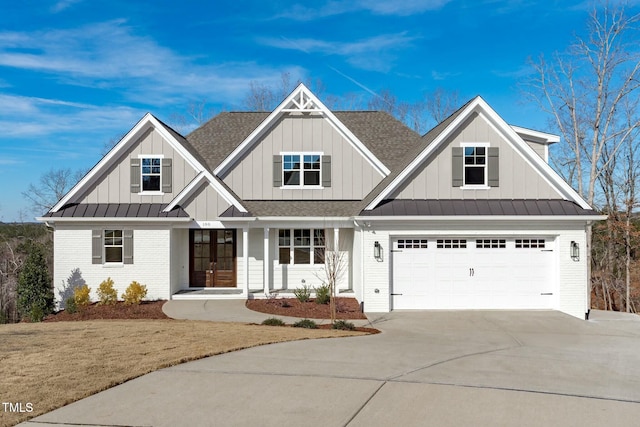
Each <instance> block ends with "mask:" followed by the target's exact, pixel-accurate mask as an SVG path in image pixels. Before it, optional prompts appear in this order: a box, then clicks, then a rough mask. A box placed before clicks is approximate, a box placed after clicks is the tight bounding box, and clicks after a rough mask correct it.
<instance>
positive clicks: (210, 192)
mask: <svg viewBox="0 0 640 427" xmlns="http://www.w3.org/2000/svg"><path fill="white" fill-rule="evenodd" d="M229 206H231V205H230V204H229V203H228V202H227V201H226V200H224V198H222V197H221V196H220V194H219V193H218V192H217V191H216V189H215V188H213V186H212V185H211V184H209V183H208V182H205V183H203V184H202V185H201V186H200V188H199V189H198V190H197V191H196V192H195V193H194V194H193V195H192V196H191V197H190V198H189V199H187V200H186V201H185V203H183V209H184V210H185V212H187V213H188V214H189V216H190V217H191V218H193V219H195V220H196V221H212V220H216V219H218V218H219V217H220V214H222V213H223V212H224V211H225V210H227V208H229Z"/></svg>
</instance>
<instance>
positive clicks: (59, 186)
mask: <svg viewBox="0 0 640 427" xmlns="http://www.w3.org/2000/svg"><path fill="white" fill-rule="evenodd" d="M83 175H84V172H83V171H82V170H77V171H72V170H71V169H70V168H65V169H53V168H52V169H50V170H49V171H48V172H45V173H44V174H42V175H41V176H40V180H39V181H38V183H37V184H33V183H32V184H29V187H28V188H27V191H24V192H22V195H23V197H25V198H26V199H27V200H29V202H30V203H31V209H32V211H33V212H34V213H36V214H44V213H45V212H47V211H48V210H50V209H51V208H52V207H53V206H54V205H55V204H56V203H57V202H58V200H60V199H61V198H62V197H63V196H64V195H65V194H66V193H67V192H68V191H69V190H70V189H71V187H73V186H74V185H75V184H76V183H77V182H78V181H79V180H80V179H81V178H82V176H83Z"/></svg>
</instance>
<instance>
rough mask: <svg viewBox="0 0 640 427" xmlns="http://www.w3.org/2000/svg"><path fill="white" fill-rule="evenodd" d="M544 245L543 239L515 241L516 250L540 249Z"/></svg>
mask: <svg viewBox="0 0 640 427" xmlns="http://www.w3.org/2000/svg"><path fill="white" fill-rule="evenodd" d="M544 245H545V241H544V239H516V249H536V248H541V249H542V248H544Z"/></svg>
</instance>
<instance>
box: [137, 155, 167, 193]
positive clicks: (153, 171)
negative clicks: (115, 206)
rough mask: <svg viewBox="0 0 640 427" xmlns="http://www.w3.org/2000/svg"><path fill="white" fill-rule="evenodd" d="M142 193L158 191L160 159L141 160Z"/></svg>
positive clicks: (159, 188)
mask: <svg viewBox="0 0 640 427" xmlns="http://www.w3.org/2000/svg"><path fill="white" fill-rule="evenodd" d="M141 160H142V169H141V171H142V191H160V190H161V186H160V180H161V175H162V174H161V170H162V165H161V163H162V159H160V158H159V157H145V158H142V159H141Z"/></svg>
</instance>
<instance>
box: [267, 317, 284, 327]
mask: <svg viewBox="0 0 640 427" xmlns="http://www.w3.org/2000/svg"><path fill="white" fill-rule="evenodd" d="M262 324H263V325H267V326H284V322H283V321H282V320H280V319H278V318H275V317H270V318H268V319H265V320H263V321H262Z"/></svg>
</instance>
